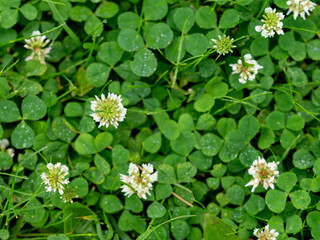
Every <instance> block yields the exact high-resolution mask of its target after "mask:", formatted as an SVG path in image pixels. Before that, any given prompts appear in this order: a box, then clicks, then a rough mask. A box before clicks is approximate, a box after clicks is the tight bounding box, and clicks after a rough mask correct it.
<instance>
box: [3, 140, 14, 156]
mask: <svg viewBox="0 0 320 240" xmlns="http://www.w3.org/2000/svg"><path fill="white" fill-rule="evenodd" d="M9 144H10V143H9V141H8V139H1V140H0V151H1V152H6V153H7V154H8V155H9V156H10V157H12V158H13V157H14V149H13V148H7V147H8V146H9Z"/></svg>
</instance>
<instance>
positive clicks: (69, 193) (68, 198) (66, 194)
mask: <svg viewBox="0 0 320 240" xmlns="http://www.w3.org/2000/svg"><path fill="white" fill-rule="evenodd" d="M78 197H79V196H78V195H77V194H76V192H75V191H74V190H73V189H71V188H69V187H66V188H65V189H64V191H63V193H62V194H61V197H60V198H61V199H62V200H63V201H64V202H65V203H67V202H69V203H73V199H74V198H78Z"/></svg>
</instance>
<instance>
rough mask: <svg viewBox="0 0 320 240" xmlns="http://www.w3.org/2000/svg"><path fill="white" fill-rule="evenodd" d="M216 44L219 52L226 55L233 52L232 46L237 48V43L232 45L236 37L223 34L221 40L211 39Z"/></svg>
mask: <svg viewBox="0 0 320 240" xmlns="http://www.w3.org/2000/svg"><path fill="white" fill-rule="evenodd" d="M211 40H212V41H213V42H214V43H215V44H216V45H215V46H213V47H214V48H215V49H217V52H218V53H219V54H222V55H225V54H227V53H229V52H233V51H232V48H235V47H236V46H235V45H232V43H233V41H234V39H233V38H231V39H230V37H229V36H226V35H223V36H222V37H221V36H220V35H219V40H216V39H211Z"/></svg>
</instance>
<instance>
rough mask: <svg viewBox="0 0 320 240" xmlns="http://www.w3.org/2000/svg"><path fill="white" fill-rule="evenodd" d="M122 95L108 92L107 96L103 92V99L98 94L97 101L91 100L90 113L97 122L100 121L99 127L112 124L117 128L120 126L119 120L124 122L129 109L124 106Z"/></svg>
mask: <svg viewBox="0 0 320 240" xmlns="http://www.w3.org/2000/svg"><path fill="white" fill-rule="evenodd" d="M121 101H122V98H121V95H119V96H118V95H116V94H114V93H108V96H107V98H106V97H105V95H104V94H103V93H102V94H101V99H100V98H98V97H97V96H96V101H91V110H92V111H93V112H94V113H92V114H90V116H91V117H93V119H94V120H95V121H96V122H100V124H99V127H101V126H106V127H109V124H112V125H113V126H114V127H115V128H117V127H118V126H119V123H118V122H122V121H123V120H124V118H125V116H126V113H127V109H126V108H124V107H123V105H122V103H121Z"/></svg>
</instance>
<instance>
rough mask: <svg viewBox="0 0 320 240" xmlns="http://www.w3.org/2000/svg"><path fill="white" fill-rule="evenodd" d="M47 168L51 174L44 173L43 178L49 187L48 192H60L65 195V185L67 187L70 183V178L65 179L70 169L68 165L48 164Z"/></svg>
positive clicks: (47, 187)
mask: <svg viewBox="0 0 320 240" xmlns="http://www.w3.org/2000/svg"><path fill="white" fill-rule="evenodd" d="M47 168H48V170H49V173H42V174H41V178H42V180H43V182H44V184H46V185H47V186H46V187H45V189H46V190H47V192H52V191H53V192H56V190H58V192H59V193H60V194H61V195H62V194H63V189H64V186H63V185H67V184H68V183H69V180H68V178H65V177H66V176H67V175H68V171H69V168H68V167H67V166H66V165H61V163H57V164H55V165H53V164H52V163H49V164H47Z"/></svg>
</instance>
